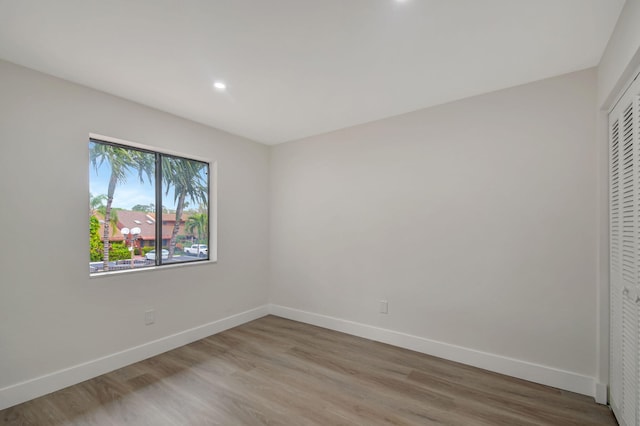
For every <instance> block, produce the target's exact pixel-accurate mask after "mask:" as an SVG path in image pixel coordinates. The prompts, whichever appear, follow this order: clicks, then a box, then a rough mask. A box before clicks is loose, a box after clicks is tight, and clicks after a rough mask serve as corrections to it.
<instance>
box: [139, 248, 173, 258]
mask: <svg viewBox="0 0 640 426" xmlns="http://www.w3.org/2000/svg"><path fill="white" fill-rule="evenodd" d="M144 257H145V258H146V259H147V260H156V251H155V250H151V251H150V252H148V253H147V254H145V255H144ZM168 258H169V250H165V249H162V260H166V259H168Z"/></svg>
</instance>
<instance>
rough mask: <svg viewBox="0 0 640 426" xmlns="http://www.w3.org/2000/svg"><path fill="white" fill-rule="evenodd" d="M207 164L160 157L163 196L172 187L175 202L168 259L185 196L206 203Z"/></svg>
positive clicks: (172, 250) (173, 243)
mask: <svg viewBox="0 0 640 426" xmlns="http://www.w3.org/2000/svg"><path fill="white" fill-rule="evenodd" d="M206 172H207V165H206V164H205V163H201V162H199V161H193V160H186V159H184V158H174V157H168V156H165V157H162V179H163V181H164V183H165V184H166V189H165V196H167V195H169V192H170V190H171V188H173V196H174V200H173V201H174V202H175V203H176V222H175V225H174V226H173V232H172V233H171V240H170V242H169V259H172V258H173V254H174V252H175V249H176V239H177V237H178V231H179V230H180V221H181V219H182V211H183V210H184V206H185V200H186V198H187V197H188V198H190V199H191V200H192V201H194V202H202V203H206V202H207V198H208V182H207V179H206Z"/></svg>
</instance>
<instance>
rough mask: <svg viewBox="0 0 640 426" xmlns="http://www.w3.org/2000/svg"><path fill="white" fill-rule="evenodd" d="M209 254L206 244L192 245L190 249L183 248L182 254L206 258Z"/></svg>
mask: <svg viewBox="0 0 640 426" xmlns="http://www.w3.org/2000/svg"><path fill="white" fill-rule="evenodd" d="M208 252H209V248H208V247H207V245H206V244H194V245H192V246H191V247H185V248H184V254H190V255H192V256H206V255H207V254H208Z"/></svg>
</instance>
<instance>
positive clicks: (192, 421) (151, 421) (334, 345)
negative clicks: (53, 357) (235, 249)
mask: <svg viewBox="0 0 640 426" xmlns="http://www.w3.org/2000/svg"><path fill="white" fill-rule="evenodd" d="M0 424H10V425H13V424H29V425H43V426H44V425H154V426H158V425H264V424H269V425H296V426H297V425H323V426H326V425H378V424H398V425H432V424H433V425H465V426H469V425H492V426H496V425H536V426H539V425H563V426H566V425H580V426H587V425H615V424H616V422H615V420H614V418H613V416H612V415H611V413H610V411H609V409H608V408H607V407H605V406H602V405H598V404H596V403H595V402H594V401H593V399H592V398H589V397H586V396H582V395H577V394H573V393H570V392H565V391H561V390H558V389H554V388H549V387H546V386H542V385H537V384H533V383H530V382H525V381H523V380H518V379H514V378H511V377H507V376H503V375H500V374H495V373H490V372H487V371H484V370H480V369H477V368H473V367H468V366H464V365H461V364H456V363H454V362H450V361H445V360H442V359H439V358H434V357H431V356H427V355H423V354H419V353H416V352H412V351H408V350H404V349H399V348H396V347H393V346H389V345H385V344H382V343H377V342H373V341H370V340H366V339H361V338H358V337H353V336H349V335H346V334H342V333H337V332H334V331H330V330H326V329H323V328H318V327H314V326H310V325H307V324H302V323H298V322H294V321H289V320H286V319H282V318H278V317H274V316H267V317H264V318H261V319H259V320H256V321H253V322H250V323H248V324H245V325H242V326H240V327H236V328H234V329H231V330H228V331H226V332H223V333H220V334H217V335H215V336H212V337H208V338H206V339H203V340H200V341H197V342H195V343H192V344H190V345H187V346H183V347H181V348H178V349H176V350H173V351H170V352H167V353H165V354H162V355H159V356H157V357H154V358H150V359H148V360H145V361H142V362H139V363H136V364H133V365H130V366H128V367H125V368H122V369H120V370H116V371H114V372H111V373H109V374H105V375H103V376H100V377H97V378H95V379H92V380H88V381H86V382H83V383H80V384H78V385H75V386H71V387H69V388H66V389H63V390H60V391H58V392H55V393H52V394H50V395H47V396H44V397H41V398H38V399H35V400H33V401H29V402H26V403H24V404H20V405H17V406H15V407H11V408H8V409H6V410H3V411H0Z"/></svg>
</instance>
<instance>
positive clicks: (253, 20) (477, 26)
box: [0, 0, 624, 144]
mask: <svg viewBox="0 0 640 426" xmlns="http://www.w3.org/2000/svg"><path fill="white" fill-rule="evenodd" d="M623 3H624V0H528V1H527V0H405V1H403V2H398V1H397V0H313V1H312V0H268V1H267V0H182V1H177V0H135V1H132V0H108V1H105V0H56V1H50V0H41V1H35V0H22V1H15V0H0V58H3V59H6V60H8V61H10V62H14V63H17V64H20V65H24V66H27V67H29V68H33V69H36V70H39V71H43V72H45V73H48V74H52V75H55V76H58V77H61V78H64V79H67V80H70V81H74V82H77V83H80V84H83V85H86V86H89V87H93V88H96V89H99V90H102V91H105V92H108V93H112V94H115V95H118V96H121V97H124V98H127V99H130V100H133V101H136V102H139V103H142V104H145V105H149V106H152V107H155V108H158V109H160V110H164V111H167V112H170V113H173V114H176V115H178V116H181V117H185V118H189V119H192V120H194V121H197V122H200V123H204V124H207V125H210V126H213V127H217V128H220V129H223V130H226V131H228V132H231V133H235V134H238V135H242V136H245V137H247V138H250V139H253V140H255V141H259V142H263V143H267V144H275V143H279V142H285V141H289V140H295V139H299V138H302V137H306V136H311V135H315V134H319V133H324V132H327V131H331V130H336V129H339V128H343V127H348V126H352V125H354V124H359V123H364V122H368V121H372V120H376V119H380V118H384V117H389V116H393V115H398V114H402V113H405V112H409V111H413V110H416V109H420V108H424V107H428V106H432V105H437V104H441V103H444V102H448V101H452V100H455V99H460V98H464V97H468V96H473V95H476V94H480V93H486V92H489V91H493V90H496V89H501V88H505V87H510V86H514V85H518V84H523V83H527V82H530V81H534V80H539V79H542V78H546V77H550V76H554V75H559V74H564V73H567V72H571V71H576V70H580V69H584V68H588V67H592V66H595V65H597V64H598V62H599V60H600V56H601V55H602V52H603V50H604V48H605V46H606V43H607V40H608V39H609V36H610V35H611V32H612V30H613V27H614V25H615V22H616V20H617V17H618V15H619V13H620V10H621V8H622V6H623ZM214 80H224V81H225V82H226V83H227V85H228V89H227V91H226V92H224V93H221V92H218V91H216V90H214V89H212V83H213V81H214Z"/></svg>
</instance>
